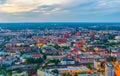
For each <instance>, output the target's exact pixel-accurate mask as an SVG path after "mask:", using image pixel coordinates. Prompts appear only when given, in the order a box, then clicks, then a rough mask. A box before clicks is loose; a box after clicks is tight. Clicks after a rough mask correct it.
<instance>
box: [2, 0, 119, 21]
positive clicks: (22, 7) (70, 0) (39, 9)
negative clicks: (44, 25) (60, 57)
mask: <svg viewBox="0 0 120 76" xmlns="http://www.w3.org/2000/svg"><path fill="white" fill-rule="evenodd" d="M119 5H120V1H119V0H112V1H109V0H100V1H98V0H89V1H88V0H76V1H74V0H52V1H51V0H45V1H44V0H14V1H13V0H0V22H120V14H119V13H120V10H119V9H120V7H119Z"/></svg>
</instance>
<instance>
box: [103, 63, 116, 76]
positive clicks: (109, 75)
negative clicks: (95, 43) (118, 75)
mask: <svg viewBox="0 0 120 76" xmlns="http://www.w3.org/2000/svg"><path fill="white" fill-rule="evenodd" d="M105 76H115V74H114V66H113V65H112V64H111V63H106V64H105Z"/></svg>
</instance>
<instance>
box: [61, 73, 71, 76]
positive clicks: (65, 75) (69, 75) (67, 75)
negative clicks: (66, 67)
mask: <svg viewBox="0 0 120 76" xmlns="http://www.w3.org/2000/svg"><path fill="white" fill-rule="evenodd" d="M62 76H72V75H71V74H70V73H64V74H63V75H62Z"/></svg>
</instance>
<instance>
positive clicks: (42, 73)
mask: <svg viewBox="0 0 120 76" xmlns="http://www.w3.org/2000/svg"><path fill="white" fill-rule="evenodd" d="M37 76H60V75H58V74H55V73H52V72H49V71H47V70H43V69H41V68H40V69H38V70H37Z"/></svg>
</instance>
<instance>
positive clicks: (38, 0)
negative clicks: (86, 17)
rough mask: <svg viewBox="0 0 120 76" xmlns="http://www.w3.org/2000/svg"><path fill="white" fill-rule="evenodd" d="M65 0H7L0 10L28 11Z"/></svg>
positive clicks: (61, 2) (10, 11)
mask: <svg viewBox="0 0 120 76" xmlns="http://www.w3.org/2000/svg"><path fill="white" fill-rule="evenodd" d="M65 2H66V1H64V0H52V1H51V0H7V1H6V3H4V4H1V5H0V11H1V12H6V13H16V12H28V11H32V10H34V9H37V8H38V7H40V6H45V5H48V6H51V5H61V4H64V3H65Z"/></svg>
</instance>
